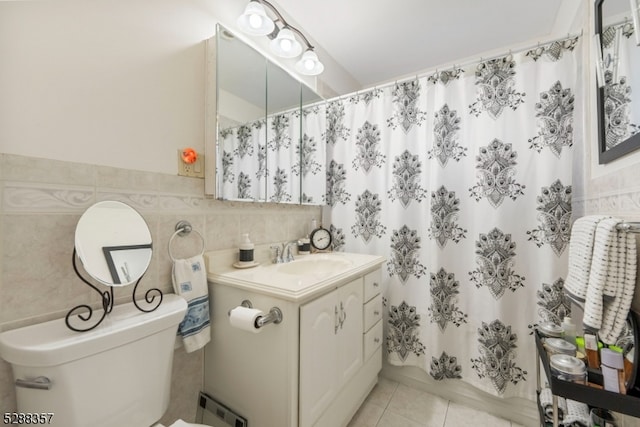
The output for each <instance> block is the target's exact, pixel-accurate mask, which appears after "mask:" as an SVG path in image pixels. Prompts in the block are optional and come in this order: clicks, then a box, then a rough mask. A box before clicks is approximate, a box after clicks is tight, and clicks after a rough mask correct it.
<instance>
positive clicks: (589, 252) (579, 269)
mask: <svg viewBox="0 0 640 427" xmlns="http://www.w3.org/2000/svg"><path fill="white" fill-rule="evenodd" d="M605 218H607V217H606V216H602V215H589V216H583V217H582V218H578V219H577V220H576V221H575V222H574V223H573V226H572V227H571V240H570V241H569V271H568V273H567V280H566V281H565V283H564V290H565V292H567V294H569V296H570V297H572V298H573V299H574V300H577V301H580V302H583V301H584V300H585V299H586V297H587V285H588V284H589V274H590V272H591V260H592V259H593V245H594V239H595V234H596V228H597V226H598V223H599V222H600V221H602V220H603V219H605Z"/></svg>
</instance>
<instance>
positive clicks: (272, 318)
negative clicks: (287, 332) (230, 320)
mask: <svg viewBox="0 0 640 427" xmlns="http://www.w3.org/2000/svg"><path fill="white" fill-rule="evenodd" d="M240 305H241V306H242V307H246V308H253V304H251V301H249V300H248V299H246V300H244V301H242V303H241V304H240ZM227 315H228V316H230V315H231V310H229V312H228V313H227ZM280 322H282V310H280V309H279V308H278V307H271V310H269V312H268V313H267V314H265V315H264V316H260V317H258V318H257V319H256V322H255V323H256V328H262V327H263V326H265V325H268V324H269V323H275V324H276V325H277V324H278V323H280Z"/></svg>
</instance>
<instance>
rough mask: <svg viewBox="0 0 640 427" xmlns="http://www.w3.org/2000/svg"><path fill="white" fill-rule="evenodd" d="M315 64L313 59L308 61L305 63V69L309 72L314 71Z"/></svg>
mask: <svg viewBox="0 0 640 427" xmlns="http://www.w3.org/2000/svg"><path fill="white" fill-rule="evenodd" d="M315 64H316V63H315V61H314V60H313V59H307V60H306V61H304V68H306V69H307V70H313V67H314V65H315Z"/></svg>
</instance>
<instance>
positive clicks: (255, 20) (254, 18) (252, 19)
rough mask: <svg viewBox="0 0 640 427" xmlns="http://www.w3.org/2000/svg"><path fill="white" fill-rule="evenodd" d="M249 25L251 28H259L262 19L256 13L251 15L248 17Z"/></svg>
mask: <svg viewBox="0 0 640 427" xmlns="http://www.w3.org/2000/svg"><path fill="white" fill-rule="evenodd" d="M249 25H251V27H252V28H260V26H261V25H262V17H261V16H260V15H258V14H257V13H252V14H251V15H249Z"/></svg>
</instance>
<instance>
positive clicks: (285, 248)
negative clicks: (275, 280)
mask: <svg viewBox="0 0 640 427" xmlns="http://www.w3.org/2000/svg"><path fill="white" fill-rule="evenodd" d="M297 244H298V241H297V240H292V241H290V242H287V243H283V244H282V258H283V262H291V261H293V260H294V258H293V253H292V252H291V246H292V245H293V246H295V245H297Z"/></svg>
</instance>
